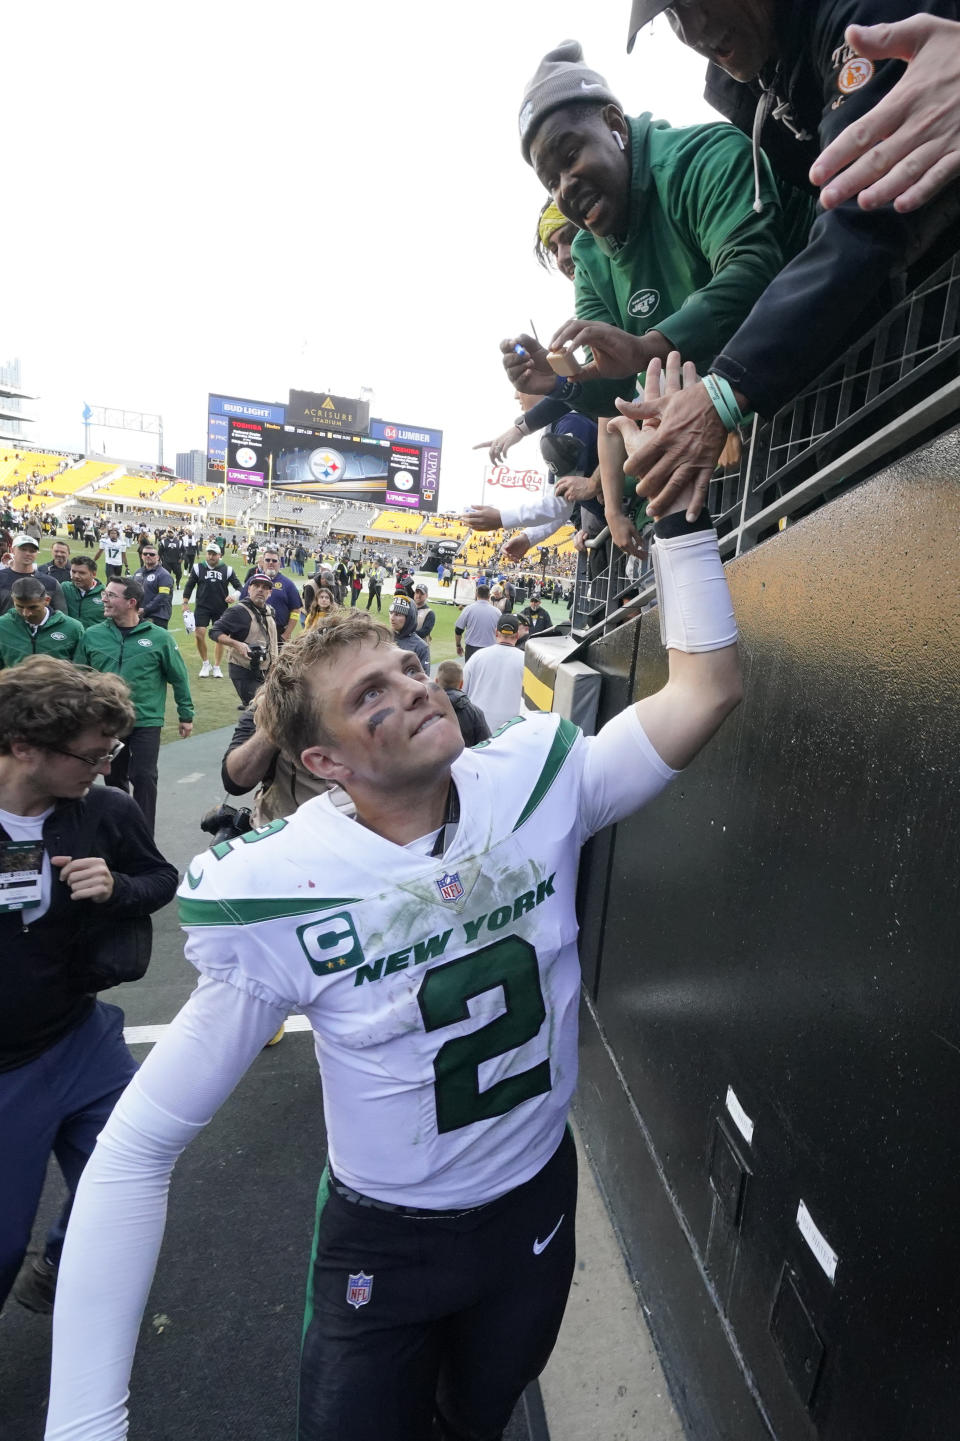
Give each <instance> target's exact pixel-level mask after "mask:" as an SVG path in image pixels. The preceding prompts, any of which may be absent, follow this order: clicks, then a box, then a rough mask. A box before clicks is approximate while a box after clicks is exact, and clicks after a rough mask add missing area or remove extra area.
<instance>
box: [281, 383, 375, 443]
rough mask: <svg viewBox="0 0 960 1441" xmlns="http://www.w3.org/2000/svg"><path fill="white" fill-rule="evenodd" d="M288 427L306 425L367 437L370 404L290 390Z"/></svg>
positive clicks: (363, 401) (340, 396) (311, 392)
mask: <svg viewBox="0 0 960 1441" xmlns="http://www.w3.org/2000/svg"><path fill="white" fill-rule="evenodd" d="M287 424H288V425H309V426H310V428H311V429H312V430H342V431H344V432H348V433H352V434H353V435H366V434H367V430H368V428H369V425H370V402H369V401H367V400H351V399H350V398H349V397H347V396H345V395H324V394H322V393H319V392H316V391H312V390H291V392H290V403H289V405H288V406H287Z"/></svg>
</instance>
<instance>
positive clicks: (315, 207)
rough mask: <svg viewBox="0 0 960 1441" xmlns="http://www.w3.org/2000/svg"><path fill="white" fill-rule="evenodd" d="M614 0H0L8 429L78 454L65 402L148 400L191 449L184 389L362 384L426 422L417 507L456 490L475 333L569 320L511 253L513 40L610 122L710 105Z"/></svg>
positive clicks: (561, 288)
mask: <svg viewBox="0 0 960 1441" xmlns="http://www.w3.org/2000/svg"><path fill="white" fill-rule="evenodd" d="M629 8H630V7H629V0H602V3H600V4H593V5H583V4H572V3H567V0H551V3H548V4H535V3H533V0H485V3H483V4H474V5H464V4H455V3H451V0H419V3H409V4H401V3H398V0H391V3H381V0H353V3H352V4H341V5H331V4H322V3H321V4H315V5H311V6H308V5H303V4H300V5H298V4H296V3H293V0H274V3H273V4H263V3H256V4H253V3H249V0H233V3H231V4H229V5H228V4H223V3H214V0H192V3H183V0H173V3H166V4H164V5H162V6H150V7H146V6H138V5H131V4H130V3H129V0H126V3H124V4H119V3H112V0H110V3H105V0H100V3H97V0H93V3H91V4H88V5H85V6H79V5H68V4H66V3H58V4H51V3H49V0H47V3H43V0H38V3H36V4H34V5H18V6H11V7H9V9H8V12H7V14H6V16H5V18H4V27H3V28H4V49H5V51H6V54H7V56H8V57H14V56H16V57H17V63H16V65H13V64H8V65H6V66H5V67H4V69H5V74H4V103H3V117H4V130H5V136H4V156H5V162H6V164H5V170H6V177H5V180H6V183H5V192H6V196H7V199H8V204H7V207H6V211H7V222H6V224H5V225H4V244H5V252H6V253H5V256H4V264H3V274H4V286H3V290H4V302H3V314H2V317H0V360H6V359H10V358H13V357H15V356H19V357H20V359H21V362H22V367H23V371H22V373H23V384H24V388H25V389H26V390H28V391H30V392H31V393H35V394H37V395H39V397H40V398H39V400H38V401H37V402H36V403H35V404H33V405H32V407H31V412H32V413H33V414H34V415H35V416H36V417H37V423H36V425H35V426H32V427H31V428H30V433H31V435H32V436H33V437H35V439H36V440H37V441H38V442H40V443H42V444H49V445H51V446H57V447H61V446H62V447H76V448H77V449H79V448H81V447H82V443H83V427H82V420H81V411H82V407H83V403H84V401H88V402H89V403H90V404H92V405H106V406H117V407H124V408H128V409H134V410H143V411H154V412H159V413H161V414H162V416H163V422H164V432H165V459H166V460H167V461H168V463H172V461H173V456H174V452H175V451H177V450H189V449H191V448H193V447H197V448H200V449H203V448H205V432H206V397H207V393H208V392H209V391H218V392H221V393H226V394H233V395H240V396H249V397H252V398H254V399H259V400H274V401H281V402H283V401H285V400H286V397H287V391H288V389H289V388H290V387H291V386H295V387H299V388H303V389H309V390H321V389H330V390H333V391H334V392H336V393H338V394H340V395H354V396H355V395H356V394H357V393H358V391H359V387H360V386H361V385H366V386H369V387H370V388H371V389H372V390H373V392H374V399H373V413H374V414H375V415H378V416H380V417H382V418H383V419H385V420H397V421H403V422H407V423H409V424H412V425H420V426H425V427H430V428H432V429H439V430H443V431H444V433H445V434H444V447H443V469H442V478H441V489H440V502H441V506H442V507H444V508H448V507H451V506H454V505H459V504H461V503H463V502H466V501H469V500H470V499H479V497H480V487H481V478H482V473H483V456H482V454H481V453H479V452H478V453H477V454H474V453H473V452H472V451H471V448H470V447H471V445H472V444H473V443H474V442H476V441H479V440H483V439H485V438H487V437H488V436H490V435H493V434H497V433H498V432H499V431H501V430H503V429H505V428H506V426H507V425H508V424H509V422H510V421H511V420H512V419H513V417H514V414H515V413H516V406H515V404H514V402H513V399H512V395H511V391H510V389H509V387H508V386H507V384H506V381H505V379H504V377H503V373H502V370H501V369H500V359H499V351H498V345H499V342H500V340H501V338H502V337H503V336H505V335H509V334H512V333H515V332H516V331H519V330H525V329H527V328H528V326H529V323H530V320H531V318H532V319H533V320H534V321H535V323H536V327H537V330H538V333H539V335H540V337H541V339H544V340H546V339H548V338H549V336H550V334H551V332H552V331H553V330H554V329H555V327H556V326H557V325H559V324H560V323H561V322H562V321H563V320H565V319H566V318H567V316H568V315H569V314H571V313H572V288H571V287H570V286H569V284H568V283H567V282H566V281H564V280H563V279H562V278H561V277H559V276H558V275H556V273H553V274H552V275H550V276H547V275H545V274H544V272H543V271H542V270H541V269H540V267H539V266H538V265H537V264H536V262H535V260H534V258H533V253H532V247H533V239H534V234H535V229H534V227H535V222H536V216H537V212H538V209H539V206H540V203H541V200H542V195H541V192H540V187H539V186H538V184H537V181H536V179H535V177H534V175H533V172H532V170H530V169H529V167H528V166H527V165H526V164H525V163H524V161H523V159H522V157H521V155H520V149H519V145H518V142H517V125H516V117H517V112H518V110H519V107H520V100H521V96H522V93H523V87H524V84H525V82H526V81H527V79H528V78H529V77H530V76H531V75H532V74H533V72H534V70H535V69H536V66H537V64H538V62H539V60H540V58H541V56H542V55H543V54H544V53H545V52H546V51H547V50H549V49H550V48H551V47H552V46H554V45H555V44H557V43H559V41H561V40H563V39H567V38H571V37H572V38H576V39H578V40H580V42H581V43H582V45H583V47H584V51H585V54H586V59H587V62H588V63H589V64H590V65H591V66H593V68H595V69H597V70H600V71H601V73H603V74H604V75H605V76H606V78H607V81H608V83H609V84H610V86H611V88H612V89H613V90H614V92H615V93H617V94H618V95H619V96H620V99H621V101H622V103H623V106H624V109H625V110H626V111H627V113H628V114H639V113H640V112H642V111H644V110H650V111H652V112H653V113H654V115H656V116H658V117H661V118H664V119H667V120H670V121H671V122H672V123H673V124H690V123H694V122H699V121H702V120H709V119H717V118H718V117H717V116H716V115H715V114H714V113H713V112H712V111H711V110H710V109H709V108H708V107H707V105H706V104H705V102H704V101H703V100H702V98H701V89H702V78H703V69H704V65H703V62H702V61H700V60H698V59H697V57H696V56H694V55H692V53H691V52H689V51H687V50H685V49H684V48H683V47H682V46H681V45H680V44H679V43H678V42H677V41H676V40H675V39H674V37H673V36H672V34H671V33H670V31H669V28H668V26H667V24H666V22H665V21H664V20H662V19H661V20H660V21H658V22H656V24H655V25H654V26H653V27H652V30H650V31H647V32H646V33H645V34H643V35H641V36H640V37H639V38H638V41H637V46H636V48H635V51H634V54H633V55H632V56H628V55H627V54H626V50H625V36H626V31H627V19H628V15H629ZM11 222H12V223H11ZM103 440H106V445H107V452H108V454H114V455H124V456H130V457H134V458H136V457H141V458H144V459H153V458H155V442H154V441H153V440H151V439H148V438H147V437H139V436H135V435H124V434H123V433H121V432H113V433H108V434H106V435H103V434H101V435H97V436H95V437H94V441H93V444H94V446H95V448H96V449H97V450H99V449H100V443H101V441H103ZM538 458H539V452H538V450H537V448H536V444H535V442H534V441H527V442H525V443H524V445H523V446H522V447H518V448H517V449H516V450H515V451H514V452H513V455H512V457H511V459H512V460H515V462H516V463H518V464H531V465H533V464H536V463H537V461H538Z"/></svg>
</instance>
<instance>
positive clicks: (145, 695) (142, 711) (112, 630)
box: [74, 620, 193, 727]
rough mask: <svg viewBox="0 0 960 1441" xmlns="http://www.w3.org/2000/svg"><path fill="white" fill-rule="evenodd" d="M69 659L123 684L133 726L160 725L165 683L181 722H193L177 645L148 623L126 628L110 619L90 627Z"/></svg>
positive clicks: (160, 630)
mask: <svg viewBox="0 0 960 1441" xmlns="http://www.w3.org/2000/svg"><path fill="white" fill-rule="evenodd" d="M74 661H75V662H76V664H77V665H89V666H92V667H93V669H94V670H100V671H104V672H105V673H107V674H109V675H118V676H121V677H122V678H123V679H124V680H125V681H126V683H127V685H128V686H129V687H130V695H131V698H132V700H133V704H134V709H135V710H136V713H137V719H136V721H135V723H134V724H135V727H136V726H162V725H163V720H164V710H165V708H166V700H167V684H168V682H169V684H170V685H172V686H173V694H174V697H175V699H176V702H177V715H178V716H179V718H180V720H182V721H192V720H193V700H192V699H191V696H190V683H189V681H188V680H187V668H186V666H185V665H184V663H183V660H182V658H181V655H180V652H179V651H178V650H177V643H176V641H175V640H174V638H173V636H172V635H171V634H170V633H169V631H165V630H162V629H161V628H160V626H158V625H153V624H152V623H151V622H150V621H149V620H142V621H140V623H139V624H138V625H135V626H131V627H130V629H129V630H124V629H122V628H121V627H120V626H118V625H116V624H115V622H114V621H112V620H105V621H103V623H102V624H101V625H92V626H91V627H90V629H89V630H88V631H86V632H85V633H84V635H83V638H82V639H81V641H80V644H79V645H78V646H77V653H76V655H75V656H74Z"/></svg>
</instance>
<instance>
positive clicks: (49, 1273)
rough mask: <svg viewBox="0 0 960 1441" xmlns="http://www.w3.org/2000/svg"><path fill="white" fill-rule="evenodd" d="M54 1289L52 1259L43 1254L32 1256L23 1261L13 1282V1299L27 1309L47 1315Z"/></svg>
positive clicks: (54, 1268) (49, 1311) (50, 1309)
mask: <svg viewBox="0 0 960 1441" xmlns="http://www.w3.org/2000/svg"><path fill="white" fill-rule="evenodd" d="M56 1291H57V1268H56V1266H55V1265H54V1264H53V1262H52V1261H48V1260H46V1258H45V1257H43V1256H33V1257H31V1258H28V1259H27V1260H26V1261H24V1263H23V1265H22V1266H21V1267H20V1274H19V1276H18V1277H17V1279H16V1281H15V1282H14V1284H13V1296H14V1300H16V1301H19V1302H20V1305H21V1306H26V1308H27V1310H28V1311H36V1312H37V1313H38V1314H39V1315H41V1316H49V1315H50V1313H51V1311H52V1310H53V1298H54V1296H55V1295H56Z"/></svg>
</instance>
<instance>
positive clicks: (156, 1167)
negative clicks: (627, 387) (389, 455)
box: [46, 367, 741, 1441]
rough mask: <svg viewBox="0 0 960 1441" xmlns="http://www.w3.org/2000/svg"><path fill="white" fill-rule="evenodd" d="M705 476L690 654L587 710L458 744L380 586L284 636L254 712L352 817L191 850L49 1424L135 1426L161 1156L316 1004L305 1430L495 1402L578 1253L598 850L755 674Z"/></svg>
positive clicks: (472, 1413)
mask: <svg viewBox="0 0 960 1441" xmlns="http://www.w3.org/2000/svg"><path fill="white" fill-rule="evenodd" d="M651 369H654V367H651ZM678 373H679V367H678ZM686 499H687V497H682V498H681V500H680V503H679V505H678V509H677V511H676V512H675V513H673V514H671V515H669V516H667V517H665V518H664V519H663V520H662V521H661V522H660V525H659V532H660V534H659V539H658V549H659V550H660V552H661V554H660V559H659V563H658V577H659V583H660V586H661V590H660V598H661V613H662V618H663V625H664V637H665V643H666V646H667V650H668V656H669V678H668V681H667V683H666V685H665V686H664V687H663V689H661V690H660V691H658V692H656V693H655V694H654V695H650V696H646V697H644V698H643V699H642V700H640V701H639V702H638V703H637V704H636V705H631V706H629V707H628V708H627V709H626V710H625V711H624V712H623V713H622V714H620V715H619V716H616V717H615V718H614V719H613V720H612V721H610V722H609V723H608V724H607V725H606V726H604V727H603V729H602V730H601V731H600V733H599V735H597V736H596V737H591V738H586V737H584V736H583V735H582V734H581V733H580V731H579V730H578V729H577V727H576V726H574V725H572V724H571V723H570V722H569V721H567V720H564V719H562V718H561V717H560V716H558V715H534V714H532V713H531V714H529V715H527V716H526V717H525V718H523V717H517V718H516V719H515V720H514V722H513V724H511V725H508V726H507V727H505V729H504V730H503V732H502V733H501V734H500V735H499V736H498V737H495V738H494V739H493V740H491V741H486V742H481V744H480V745H478V746H476V747H474V748H473V749H471V750H464V749H463V741H462V738H461V736H460V731H459V727H458V726H457V722H456V718H455V716H454V713H453V710H452V708H451V706H450V703H449V701H448V699H447V697H446V696H445V694H444V692H443V691H442V690H441V689H440V687H439V686H437V685H436V684H435V683H433V682H432V681H430V680H429V679H428V678H427V677H426V676H425V675H424V674H423V672H422V670H421V668H420V664H419V661H418V660H417V658H416V657H415V656H413V655H411V654H409V653H407V652H405V651H401V650H400V649H399V648H398V647H396V646H395V645H393V644H392V641H391V636H390V632H389V631H388V630H387V629H386V627H383V626H380V625H378V624H376V623H375V622H373V621H372V620H371V618H370V617H369V616H367V615H365V614H356V613H353V614H350V615H348V616H345V617H344V618H343V619H340V620H337V621H334V622H332V623H330V624H328V625H325V626H317V627H315V628H314V629H312V630H310V631H307V632H305V633H304V634H303V635H302V636H300V637H298V638H297V639H296V640H294V641H292V642H291V643H290V644H288V645H287V646H286V647H285V648H284V650H283V651H282V653H281V655H280V657H279V659H278V661H277V663H276V665H275V666H274V667H273V668H272V670H271V674H270V676H269V677H268V679H267V681H266V683H265V685H264V688H263V690H262V692H261V697H260V702H259V706H258V712H257V723H258V726H260V727H262V728H263V729H264V732H265V734H267V735H268V736H269V737H270V739H271V740H272V741H273V742H274V743H275V744H277V745H279V746H281V747H282V748H283V749H284V751H285V752H286V753H288V754H290V755H293V756H298V757H299V758H300V762H301V764H302V765H303V766H304V767H305V768H306V769H308V770H310V771H312V772H313V773H314V774H315V775H317V776H318V777H320V778H322V779H325V780H329V781H330V782H331V783H335V784H337V785H340V786H342V788H343V789H344V790H346V791H347V793H348V794H349V795H350V797H351V799H352V800H353V802H354V805H355V807H356V816H355V818H350V817H348V816H347V815H345V814H344V813H343V812H341V811H338V810H337V808H336V807H335V806H333V805H332V804H331V803H330V801H329V798H328V796H326V795H325V796H319V797H317V798H316V799H315V800H310V801H307V802H306V803H305V804H304V805H302V806H301V807H300V809H299V810H298V811H297V812H296V814H295V815H294V816H291V817H290V818H289V819H287V820H278V821H274V822H273V823H272V824H271V825H270V826H268V827H266V828H264V829H263V830H261V831H259V832H253V833H251V834H250V835H247V836H245V837H242V838H241V840H240V841H239V842H232V843H231V844H230V847H229V850H225V849H224V848H223V847H219V848H218V858H217V859H214V857H213V856H212V853H211V852H209V851H208V852H205V853H204V854H202V855H200V856H198V857H197V858H196V859H195V860H194V861H193V862H192V863H191V865H190V867H189V869H188V872H187V875H186V877H185V879H184V883H183V885H182V887H181V892H180V895H181V919H182V921H183V923H184V926H185V928H186V930H187V937H188V939H187V955H188V957H189V959H190V960H191V961H192V962H193V964H194V965H195V966H196V967H197V968H198V970H199V972H200V976H201V979H200V982H199V985H198V987H197V989H196V991H195V992H194V994H193V996H192V997H191V999H190V1000H189V1001H188V1003H187V1005H186V1007H185V1008H184V1010H183V1011H181V1013H180V1015H179V1016H178V1017H177V1018H176V1019H175V1020H174V1021H173V1022H172V1024H171V1025H170V1027H169V1028H168V1030H167V1031H166V1032H165V1034H164V1036H163V1037H162V1038H161V1040H160V1041H159V1042H158V1044H157V1045H156V1046H155V1047H154V1049H153V1051H152V1052H151V1054H150V1056H149V1057H148V1058H147V1060H146V1062H145V1063H144V1065H143V1066H142V1068H141V1070H140V1071H139V1072H138V1074H137V1076H136V1077H135V1079H134V1081H133V1082H132V1083H131V1085H130V1086H129V1088H128V1089H127V1092H126V1093H125V1095H124V1096H123V1098H122V1099H121V1101H120V1103H119V1105H118V1107H117V1110H116V1111H115V1112H114V1115H113V1117H112V1118H111V1120H110V1121H109V1123H108V1124H107V1126H106V1128H105V1129H104V1131H103V1132H102V1134H101V1136H100V1140H99V1142H98V1144H97V1148H96V1151H95V1153H94V1155H93V1157H92V1159H91V1161H90V1162H89V1164H88V1167H87V1171H86V1173H85V1176H84V1179H83V1181H82V1182H81V1185H80V1189H79V1192H78V1196H77V1201H76V1203H75V1207H74V1212H73V1218H72V1221H71V1225H70V1231H69V1234H68V1237H67V1243H66V1247H65V1250H64V1257H63V1262H62V1265H61V1269H60V1279H59V1283H58V1301H57V1314H56V1318H55V1326H54V1356H53V1376H52V1383H51V1394H50V1407H49V1413H48V1421H47V1431H46V1437H47V1441H107V1438H110V1441H114V1438H119V1437H121V1436H124V1435H126V1425H127V1415H126V1402H127V1395H128V1383H129V1374H130V1368H131V1363H132V1358H133V1352H134V1347H135V1344H136V1337H137V1329H138V1326H139V1319H140V1314H141V1312H142V1309H143V1306H144V1304H145V1302H146V1298H147V1294H148V1292H149V1288H150V1283H151V1279H152V1275H153V1269H154V1266H155V1263H156V1257H157V1253H158V1251H159V1247H160V1242H161V1239H162V1235H163V1228H164V1219H165V1210H166V1196H167V1184H168V1180H169V1174H170V1171H171V1170H172V1168H173V1165H174V1162H175V1160H176V1157H177V1156H178V1154H179V1153H180V1152H181V1151H182V1149H183V1148H184V1146H185V1145H186V1144H187V1143H188V1142H189V1141H190V1140H191V1139H192V1137H193V1136H195V1135H196V1134H197V1132H198V1131H199V1130H200V1129H201V1128H202V1127H203V1126H204V1125H206V1124H207V1123H208V1122H209V1120H210V1119H211V1117H212V1116H213V1114H214V1113H215V1111H216V1110H217V1108H218V1107H219V1106H220V1105H221V1104H222V1102H223V1101H224V1100H225V1098H226V1097H227V1096H228V1095H229V1094H230V1092H231V1090H232V1089H233V1088H234V1086H235V1085H236V1084H237V1082H238V1081H239V1079H240V1077H241V1076H242V1075H243V1074H244V1072H245V1071H246V1070H247V1068H248V1067H249V1066H250V1065H251V1063H252V1062H253V1060H254V1058H255V1057H256V1056H257V1055H258V1054H259V1052H260V1050H261V1048H262V1046H263V1045H264V1043H265V1042H266V1041H268V1040H269V1039H270V1037H271V1036H272V1035H273V1034H274V1033H275V1031H276V1029H277V1027H278V1025H279V1024H280V1022H281V1021H282V1020H283V1018H284V1016H285V1015H286V1014H287V1013H288V1012H289V1011H290V1010H291V1009H294V1008H296V1009H298V1010H300V1011H302V1012H303V1014H304V1015H306V1016H307V1018H308V1019H309V1021H310V1024H311V1026H312V1028H313V1031H314V1036H315V1045H316V1053H317V1058H318V1061H319V1065H320V1069H321V1073H322V1078H323V1103H324V1111H325V1118H326V1126H327V1135H328V1142H329V1155H328V1163H327V1167H326V1169H325V1171H324V1174H323V1177H322V1180H321V1193H320V1197H319V1200H318V1212H317V1230H316V1235H315V1240H314V1249H313V1256H312V1261H311V1267H310V1277H309V1283H308V1301H307V1317H306V1323H305V1327H304V1336H303V1346H302V1351H301V1383H300V1402H299V1438H300V1441H329V1438H331V1437H335V1436H336V1437H341V1436H342V1437H349V1438H350V1441H409V1438H410V1437H413V1436H416V1437H420V1436H427V1435H430V1434H434V1435H436V1436H437V1437H443V1438H451V1437H454V1436H456V1437H465V1436H477V1437H493V1436H496V1435H498V1434H499V1433H500V1432H501V1431H502V1430H503V1428H504V1427H505V1425H506V1424H507V1421H508V1419H509V1417H510V1414H511V1412H512V1410H513V1407H514V1405H515V1403H516V1401H517V1399H518V1397H519V1396H520V1394H521V1392H522V1391H523V1389H524V1387H525V1386H526V1385H527V1384H528V1383H529V1382H530V1381H531V1380H532V1379H533V1377H534V1376H536V1375H537V1374H538V1373H539V1371H540V1370H541V1369H542V1368H543V1366H544V1365H545V1364H546V1361H547V1359H548V1357H549V1355H550V1351H551V1349H552V1346H553V1343H554V1341H555V1339H556V1335H557V1331H558V1329H559V1326H560V1321H561V1318H562V1315H563V1309H564V1306H565V1303H566V1296H567V1292H568V1289H569V1285H570V1281H571V1278H572V1273H573V1265H574V1211H575V1205H576V1162H575V1153H574V1151H573V1145H572V1141H571V1138H570V1134H569V1131H568V1130H567V1129H566V1118H567V1110H568V1106H569V1102H570V1098H571V1096H572V1093H573V1089H574V1086H575V1084H576V1075H577V1013H578V1005H579V988H580V968H579V960H578V956H577V944H576V938H577V922H576V913H575V891H576V875H577V867H578V862H579V854H580V848H581V846H582V844H583V843H584V842H585V840H586V839H587V838H588V837H589V836H590V835H592V834H594V833H595V832H596V831H598V830H599V829H601V828H602V827H603V826H606V825H608V824H611V823H612V822H614V821H617V820H619V819H621V818H622V817H624V816H626V815H629V814H630V813H631V812H633V811H634V810H636V809H637V808H638V807H640V806H642V805H644V804H646V802H647V801H649V800H650V799H652V798H653V797H654V796H655V795H657V794H658V793H659V792H660V791H661V790H662V789H663V788H664V786H666V785H667V784H668V783H669V782H670V780H671V779H672V778H673V777H674V775H675V774H676V773H677V771H678V769H679V768H681V767H683V766H685V765H687V764H688V763H689V762H690V761H691V760H692V759H693V757H694V756H695V755H696V754H697V752H698V751H699V750H700V749H701V747H702V746H703V745H704V744H705V743H706V741H707V740H708V739H709V738H710V736H711V735H712V734H713V733H714V731H715V730H716V729H717V727H718V726H719V725H720V724H721V722H722V720H723V718H724V717H725V716H726V715H727V714H728V713H729V712H730V711H731V710H732V709H733V708H734V707H735V706H736V705H737V703H738V701H739V699H740V694H741V681H740V668H739V661H738V658H737V647H736V623H735V620H734V616H733V609H732V604H731V601H730V594H729V590H728V588H727V584H726V579H725V577H724V573H723V567H722V565H721V562H720V557H719V552H718V548H717V539H716V534H715V532H714V531H713V529H712V528H711V527H710V525H709V521H708V520H707V519H706V517H701V518H700V519H698V520H697V521H695V522H693V523H692V524H688V523H687V522H686V520H685V518H684V514H683V508H684V505H685V503H686ZM203 1399H204V1398H203V1397H202V1396H199V1397H198V1402H202V1400H203Z"/></svg>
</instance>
